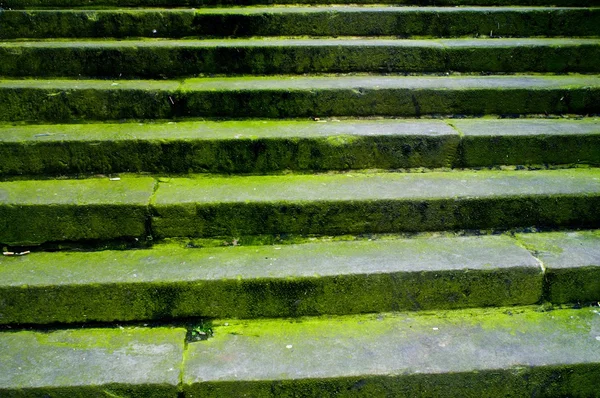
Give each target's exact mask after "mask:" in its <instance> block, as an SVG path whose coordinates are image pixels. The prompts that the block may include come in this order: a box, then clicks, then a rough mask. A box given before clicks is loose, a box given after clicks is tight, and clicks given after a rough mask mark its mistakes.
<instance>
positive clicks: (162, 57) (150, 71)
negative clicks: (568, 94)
mask: <svg viewBox="0 0 600 398" xmlns="http://www.w3.org/2000/svg"><path fill="white" fill-rule="evenodd" d="M0 58H2V60H3V62H2V63H0V75H1V76H5V77H9V76H13V77H26V76H37V77H59V78H60V77H62V78H64V77H67V76H73V77H78V78H85V77H88V78H95V77H111V78H116V79H125V78H146V79H151V78H155V79H159V78H160V79H164V78H176V77H189V76H198V75H200V74H205V75H206V74H288V73H289V74H300V73H348V72H385V73H392V72H400V73H411V72H412V73H423V72H481V71H486V72H504V73H507V72H554V73H566V72H579V73H581V72H584V73H585V72H587V73H594V72H596V71H597V63H596V62H595V61H596V60H597V59H598V58H600V41H599V40H598V39H566V38H559V39H554V38H552V39H548V38H534V39H529V38H525V39H500V38H495V39H445V40H435V39H429V40H422V39H389V38H351V39H348V38H321V39H320V38H311V39H305V38H291V39H290V38H252V39H226V40H225V39H221V40H215V39H208V40H195V39H194V40H192V39H188V40H165V39H150V38H148V39H145V40H139V39H135V40H110V39H105V40H69V41H66V40H56V41H47V40H44V41H30V40H26V41H25V40H19V41H8V42H3V43H0Z"/></svg>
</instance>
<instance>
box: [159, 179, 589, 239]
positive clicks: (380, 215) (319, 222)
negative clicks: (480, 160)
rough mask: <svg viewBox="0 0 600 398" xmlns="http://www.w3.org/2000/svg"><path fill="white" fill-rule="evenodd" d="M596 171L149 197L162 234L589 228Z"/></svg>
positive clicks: (203, 185) (324, 183) (170, 187)
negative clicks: (526, 227)
mask: <svg viewBox="0 0 600 398" xmlns="http://www.w3.org/2000/svg"><path fill="white" fill-rule="evenodd" d="M599 200H600V175H599V174H598V172H597V171H596V170H594V169H590V170H584V169H573V170H553V171H535V172H533V171H479V172H473V171H461V172H431V173H374V174H360V173H347V174H338V175H331V174H330V175H302V176H300V175H296V176H293V175H286V176H256V177H254V176H251V177H225V178H222V177H216V178H212V177H208V178H207V177H202V176H196V177H189V178H173V179H171V180H164V181H163V182H160V183H159V188H158V190H157V192H156V195H155V196H154V197H153V200H152V204H151V207H152V209H153V222H152V228H153V231H154V234H155V235H156V236H160V237H175V236H196V237H202V236H233V237H235V236H241V235H254V234H278V233H293V234H333V235H337V234H346V233H349V234H356V233H368V232H401V231H431V230H450V229H482V228H510V227H518V226H520V227H525V226H533V225H537V226H552V225H553V226H558V225H562V226H567V225H573V224H575V225H578V226H583V225H585V224H587V225H590V226H591V225H595V224H597V223H598V222H599V221H600V219H599V217H600V212H599V211H598V206H599V203H598V201H599Z"/></svg>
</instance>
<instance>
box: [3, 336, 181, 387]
mask: <svg viewBox="0 0 600 398" xmlns="http://www.w3.org/2000/svg"><path fill="white" fill-rule="evenodd" d="M185 333H186V330H185V329H183V328H152V329H150V328H134V327H127V328H122V329H119V328H115V329H79V330H77V329H67V330H54V331H51V332H32V331H20V332H10V331H8V332H6V331H5V332H3V333H0V363H2V365H3V366H2V372H0V394H2V395H5V394H6V395H8V396H11V395H12V394H16V395H20V394H24V393H25V394H27V393H29V394H32V395H36V396H43V395H45V394H51V395H55V394H57V393H58V394H61V395H63V394H64V396H76V395H79V394H85V393H87V394H91V395H96V396H113V397H114V396H123V395H127V396H130V395H129V394H131V393H132V392H136V393H139V394H140V395H137V394H136V395H135V396H172V397H175V396H177V389H178V385H179V376H180V366H181V362H182V360H183V352H184V339H185ZM144 391H145V392H146V393H145V395H144ZM122 394H123V395H122Z"/></svg>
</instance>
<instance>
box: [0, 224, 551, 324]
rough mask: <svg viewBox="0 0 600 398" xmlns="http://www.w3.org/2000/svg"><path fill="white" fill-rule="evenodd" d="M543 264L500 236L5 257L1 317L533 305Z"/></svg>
mask: <svg viewBox="0 0 600 398" xmlns="http://www.w3.org/2000/svg"><path fill="white" fill-rule="evenodd" d="M542 282H543V275H542V269H541V267H540V266H539V264H538V262H537V261H536V260H535V259H534V258H533V257H532V256H531V255H530V253H528V252H527V251H526V250H525V249H523V248H521V247H519V246H517V245H516V242H514V241H513V240H511V239H509V238H507V237H502V236H491V237H468V238H430V239H429V238H417V239H410V240H382V241H372V242H369V241H357V242H330V243H313V244H301V245H280V246H248V247H226V248H205V249H183V248H179V247H174V246H168V245H158V246H156V247H155V248H153V249H151V250H132V251H105V252H93V253H32V254H30V255H28V256H23V257H20V258H15V257H10V258H6V257H5V258H1V257H0V297H1V299H0V324H14V323H38V324H40V323H53V322H85V321H114V320H121V321H123V320H143V319H165V318H172V317H189V316H202V317H212V318H215V317H216V318H223V317H240V318H252V317H282V316H300V315H321V314H351V313H363V312H382V311H392V310H419V309H421V310H424V309H436V308H438V309H439V308H442V309H450V308H465V307H482V306H506V305H526V304H533V303H536V302H538V301H539V300H540V299H541V294H542V291H543V287H542Z"/></svg>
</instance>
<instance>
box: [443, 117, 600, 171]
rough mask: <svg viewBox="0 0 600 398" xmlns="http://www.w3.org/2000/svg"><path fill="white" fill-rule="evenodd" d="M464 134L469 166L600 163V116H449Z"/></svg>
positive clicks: (463, 147)
mask: <svg viewBox="0 0 600 398" xmlns="http://www.w3.org/2000/svg"><path fill="white" fill-rule="evenodd" d="M448 122H449V123H451V124H452V125H453V126H454V127H456V128H457V129H458V130H459V131H460V132H461V134H462V137H461V156H462V158H461V159H460V160H459V161H458V162H457V163H458V164H460V165H464V166H467V167H477V166H492V165H497V164H537V165H541V164H591V165H596V164H600V119H598V118H590V119H585V120H553V119H552V120H532V119H529V120H520V119H517V120H489V119H485V120H476V119H470V120H466V119H465V120H449V121H448Z"/></svg>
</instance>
